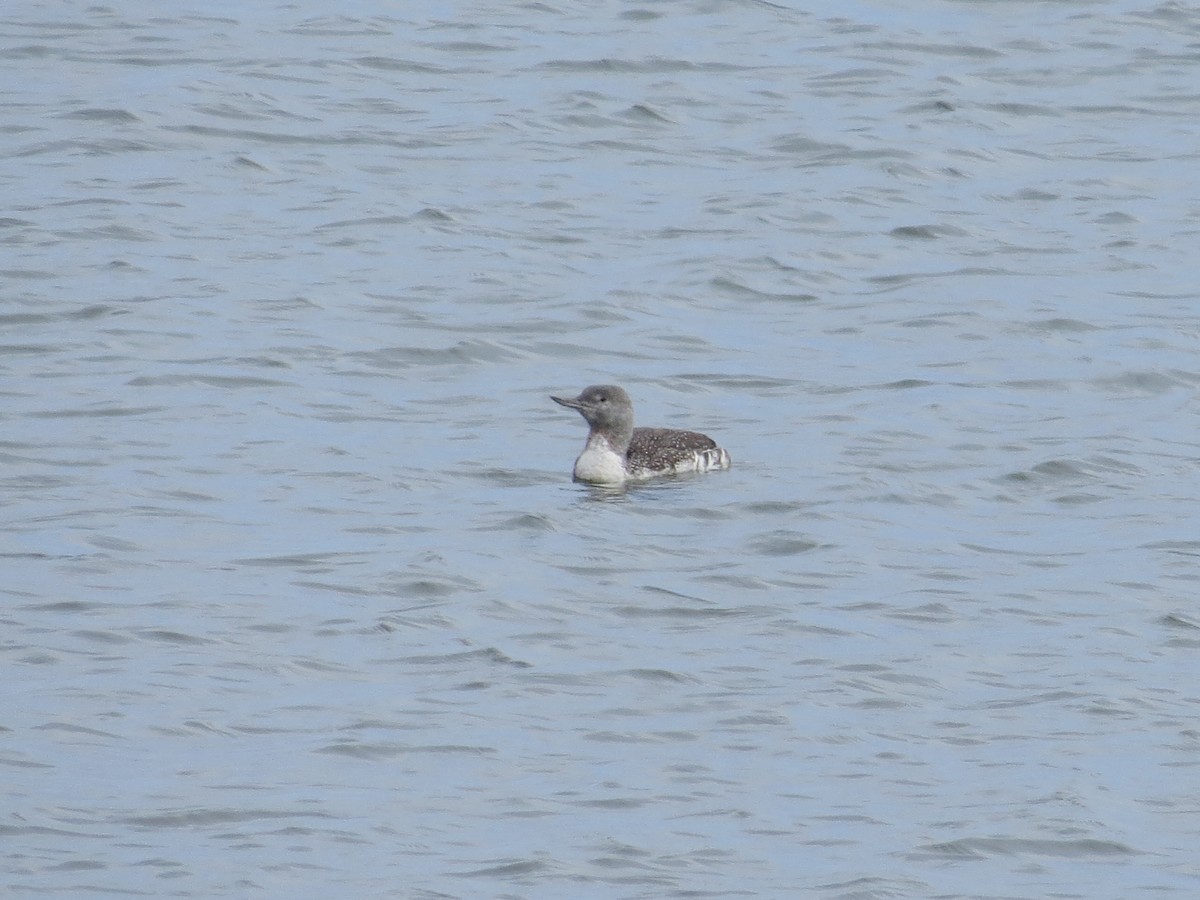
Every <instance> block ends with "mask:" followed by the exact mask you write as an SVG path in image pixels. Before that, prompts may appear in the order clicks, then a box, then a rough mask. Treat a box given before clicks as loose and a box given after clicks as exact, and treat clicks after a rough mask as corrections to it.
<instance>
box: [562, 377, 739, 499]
mask: <svg viewBox="0 0 1200 900" xmlns="http://www.w3.org/2000/svg"><path fill="white" fill-rule="evenodd" d="M550 399H551V400H553V401H554V402H555V403H558V404H560V405H561V406H565V407H567V408H568V409H575V410H578V411H579V414H580V415H581V416H583V417H584V418H585V419H586V420H587V423H588V425H589V426H591V430H590V431H589V432H588V436H587V443H586V444H585V445H584V447H583V452H582V453H581V454H579V459H577V460H575V480H576V481H586V482H588V483H590V484H622V483H623V482H626V481H642V480H644V479H646V478H653V477H654V476H655V475H674V474H676V473H677V472H708V471H709V470H711V469H727V468H729V463H730V459H729V454H728V453H726V452H725V451H724V450H722V449H721V448H720V447H718V446H717V445H716V442H715V441H713V439H712V438H710V437H708V436H707V435H703V434H698V433H696V432H695V431H679V430H677V429H674V428H634V427H633V402H632V401H631V400H630V399H629V395H628V394H627V393H625V390H624V389H623V388H619V387H617V386H616V385H615V384H598V385H593V386H592V387H588V388H584V389H583V393H581V394H580V395H579V396H578V397H554V396H551V397H550Z"/></svg>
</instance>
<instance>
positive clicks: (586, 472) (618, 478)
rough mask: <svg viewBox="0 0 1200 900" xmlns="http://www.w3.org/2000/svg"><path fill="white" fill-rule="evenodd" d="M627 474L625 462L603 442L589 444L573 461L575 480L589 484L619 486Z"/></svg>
mask: <svg viewBox="0 0 1200 900" xmlns="http://www.w3.org/2000/svg"><path fill="white" fill-rule="evenodd" d="M628 477H629V476H628V473H627V472H626V471H625V460H624V459H622V458H621V457H620V456H618V455H617V454H616V453H614V452H613V450H612V448H611V447H609V446H608V443H607V442H605V441H598V442H596V443H595V444H593V443H591V442H589V443H588V445H587V446H586V447H584V448H583V452H582V453H581V454H579V459H577V460H575V480H576V481H587V482H590V483H591V484H620V483H621V482H623V481H624V480H625V479H626V478H628Z"/></svg>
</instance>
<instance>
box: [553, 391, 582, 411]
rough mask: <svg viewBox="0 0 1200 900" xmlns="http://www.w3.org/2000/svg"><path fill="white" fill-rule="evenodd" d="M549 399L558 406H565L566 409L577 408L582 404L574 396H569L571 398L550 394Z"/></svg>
mask: <svg viewBox="0 0 1200 900" xmlns="http://www.w3.org/2000/svg"><path fill="white" fill-rule="evenodd" d="M550 399H551V400H553V401H554V402H555V403H557V404H558V405H559V406H565V407H567V408H568V409H579V408H580V407H581V406H583V404H582V403H580V402H579V401H578V400H576V399H575V398H574V397H571V398H567V397H555V396H554V395H553V394H551V395H550Z"/></svg>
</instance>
